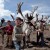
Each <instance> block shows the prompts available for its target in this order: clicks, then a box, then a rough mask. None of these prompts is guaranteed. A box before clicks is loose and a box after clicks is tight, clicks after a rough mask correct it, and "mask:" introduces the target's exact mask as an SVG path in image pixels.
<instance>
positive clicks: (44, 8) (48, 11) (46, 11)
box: [31, 3, 50, 15]
mask: <svg viewBox="0 0 50 50" xmlns="http://www.w3.org/2000/svg"><path fill="white" fill-rule="evenodd" d="M35 6H38V9H37V12H38V13H39V14H41V15H50V7H49V6H48V5H45V4H41V3H39V4H34V5H31V7H32V8H34V7H35Z"/></svg>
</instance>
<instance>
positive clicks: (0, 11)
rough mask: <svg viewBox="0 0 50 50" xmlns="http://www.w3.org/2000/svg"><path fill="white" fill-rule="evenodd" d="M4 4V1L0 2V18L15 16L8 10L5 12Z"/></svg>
mask: <svg viewBox="0 0 50 50" xmlns="http://www.w3.org/2000/svg"><path fill="white" fill-rule="evenodd" d="M4 3H5V0H0V17H1V18H4V17H5V16H10V14H12V15H15V14H14V13H13V12H11V11H10V10H6V9H5V8H4Z"/></svg>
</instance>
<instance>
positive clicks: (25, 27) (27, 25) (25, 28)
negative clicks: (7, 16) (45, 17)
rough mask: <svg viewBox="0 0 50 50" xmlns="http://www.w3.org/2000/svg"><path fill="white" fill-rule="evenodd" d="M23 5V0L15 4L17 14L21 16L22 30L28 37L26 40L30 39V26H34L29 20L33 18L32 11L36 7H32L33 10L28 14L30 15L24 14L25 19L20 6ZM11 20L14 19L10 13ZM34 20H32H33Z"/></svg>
mask: <svg viewBox="0 0 50 50" xmlns="http://www.w3.org/2000/svg"><path fill="white" fill-rule="evenodd" d="M22 5H23V2H20V3H18V4H17V14H18V13H20V14H21V16H22V17H23V23H22V26H23V32H24V33H25V35H26V37H28V38H27V39H28V41H30V34H31V33H32V31H33V28H32V26H33V27H34V24H33V23H32V22H31V20H32V19H33V18H34V17H33V14H34V12H35V11H36V10H37V8H38V7H36V8H35V9H34V11H33V12H32V13H31V14H30V16H29V15H28V14H26V16H25V17H26V18H27V20H26V19H25V17H24V16H23V14H22V11H21V6H22ZM11 17H12V19H13V21H14V17H13V15H11ZM26 21H27V22H26ZM33 22H34V21H33Z"/></svg>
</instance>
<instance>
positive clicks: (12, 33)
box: [3, 17, 44, 50]
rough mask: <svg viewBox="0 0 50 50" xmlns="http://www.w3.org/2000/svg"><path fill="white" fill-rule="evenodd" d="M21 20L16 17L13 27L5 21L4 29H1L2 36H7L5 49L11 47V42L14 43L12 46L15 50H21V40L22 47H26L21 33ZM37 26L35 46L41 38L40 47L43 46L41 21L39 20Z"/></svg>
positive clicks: (23, 34)
mask: <svg viewBox="0 0 50 50" xmlns="http://www.w3.org/2000/svg"><path fill="white" fill-rule="evenodd" d="M22 22H23V20H22V19H21V18H20V17H17V18H16V19H15V26H14V27H13V26H12V25H11V21H9V20H8V21H7V25H6V27H5V28H4V29H3V34H4V33H6V35H7V44H6V47H7V46H9V47H11V46H12V41H13V43H14V46H15V48H16V50H21V40H23V47H25V46H26V40H25V36H26V35H25V32H23V31H22V28H23V23H22ZM38 24H39V26H37V27H36V32H37V44H38V43H39V40H40V38H41V45H42V46H43V45H44V35H43V33H44V26H43V21H42V20H41V21H40V22H39V23H38Z"/></svg>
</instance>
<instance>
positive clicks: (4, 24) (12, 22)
mask: <svg viewBox="0 0 50 50" xmlns="http://www.w3.org/2000/svg"><path fill="white" fill-rule="evenodd" d="M6 24H7V22H4V23H3V26H6ZM11 24H12V25H13V26H15V23H14V21H11ZM0 26H1V22H0Z"/></svg>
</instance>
